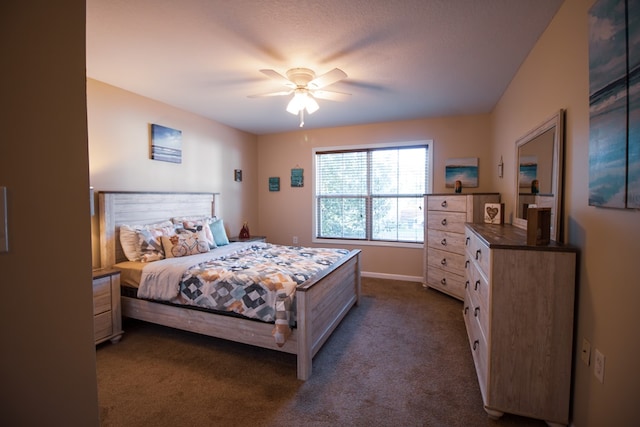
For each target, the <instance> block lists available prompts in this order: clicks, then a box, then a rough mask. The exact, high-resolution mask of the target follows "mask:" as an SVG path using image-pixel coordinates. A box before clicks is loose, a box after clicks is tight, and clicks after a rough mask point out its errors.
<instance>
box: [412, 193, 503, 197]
mask: <svg viewBox="0 0 640 427" xmlns="http://www.w3.org/2000/svg"><path fill="white" fill-rule="evenodd" d="M499 195H500V193H427V194H425V196H499Z"/></svg>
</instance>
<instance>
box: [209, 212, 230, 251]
mask: <svg viewBox="0 0 640 427" xmlns="http://www.w3.org/2000/svg"><path fill="white" fill-rule="evenodd" d="M209 228H210V229H211V234H213V240H214V241H215V242H216V245H217V246H224V245H228V244H229V238H228V237H227V232H226V231H225V229H224V223H223V222H222V219H221V218H220V219H216V218H213V220H212V221H211V224H209Z"/></svg>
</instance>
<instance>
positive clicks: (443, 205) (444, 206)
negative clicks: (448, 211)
mask: <svg viewBox="0 0 640 427" xmlns="http://www.w3.org/2000/svg"><path fill="white" fill-rule="evenodd" d="M440 206H442V207H443V208H446V207H447V201H446V200H443V201H442V203H440Z"/></svg>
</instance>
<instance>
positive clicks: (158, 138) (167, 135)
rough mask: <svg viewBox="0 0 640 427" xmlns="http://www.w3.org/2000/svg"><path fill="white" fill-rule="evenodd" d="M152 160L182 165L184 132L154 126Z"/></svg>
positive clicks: (152, 132) (152, 129)
mask: <svg viewBox="0 0 640 427" xmlns="http://www.w3.org/2000/svg"><path fill="white" fill-rule="evenodd" d="M151 158H152V159H153V160H161V161H163V162H171V163H182V131H180V130H176V129H171V128H168V127H165V126H160V125H156V124H152V125H151Z"/></svg>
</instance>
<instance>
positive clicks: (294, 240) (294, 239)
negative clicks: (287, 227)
mask: <svg viewBox="0 0 640 427" xmlns="http://www.w3.org/2000/svg"><path fill="white" fill-rule="evenodd" d="M293 244H294V245H297V244H298V236H293Z"/></svg>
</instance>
